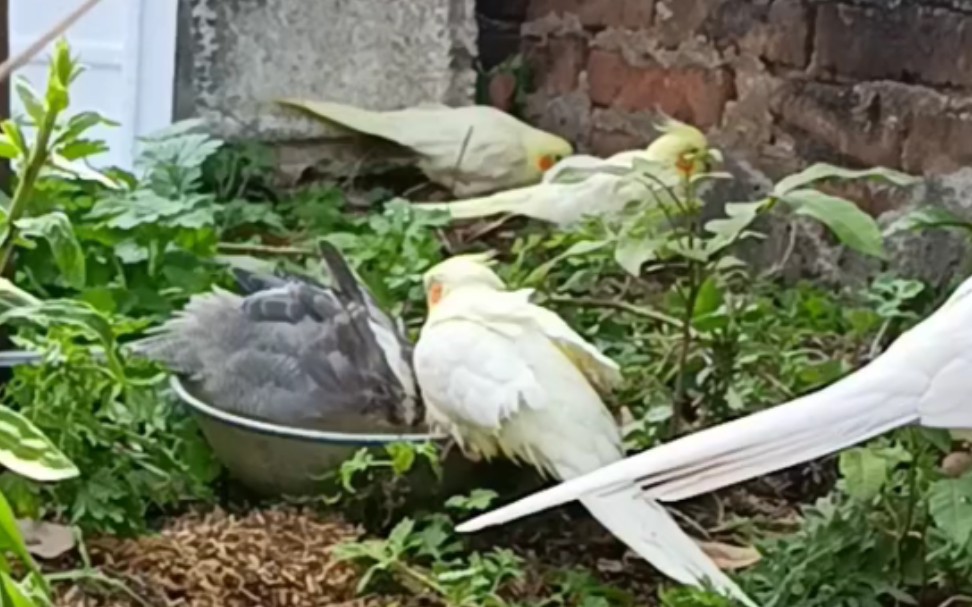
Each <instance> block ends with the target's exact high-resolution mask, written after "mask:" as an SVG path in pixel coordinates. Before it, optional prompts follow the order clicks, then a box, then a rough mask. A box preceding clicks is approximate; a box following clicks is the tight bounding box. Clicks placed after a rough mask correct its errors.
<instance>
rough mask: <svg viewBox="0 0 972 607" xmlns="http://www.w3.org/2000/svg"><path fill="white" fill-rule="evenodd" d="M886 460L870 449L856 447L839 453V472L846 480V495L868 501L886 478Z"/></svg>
mask: <svg viewBox="0 0 972 607" xmlns="http://www.w3.org/2000/svg"><path fill="white" fill-rule="evenodd" d="M888 464H889V462H888V460H887V459H885V458H883V457H881V456H879V455H877V454H875V453H874V452H873V451H871V450H870V449H866V448H864V447H856V448H854V449H848V450H847V451H844V452H843V453H841V454H840V462H839V468H840V473H841V475H843V477H844V480H845V481H846V490H847V493H848V495H850V496H851V497H853V498H854V499H857V500H860V501H870V500H871V499H873V498H874V497H876V496H877V495H878V494H879V493H880V492H881V488H882V487H883V486H884V483H886V482H887V480H888Z"/></svg>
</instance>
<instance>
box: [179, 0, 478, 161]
mask: <svg viewBox="0 0 972 607" xmlns="http://www.w3.org/2000/svg"><path fill="white" fill-rule="evenodd" d="M180 1H181V6H180V36H179V39H180V43H179V44H180V46H179V52H178V60H177V63H178V65H177V85H178V86H177V90H178V93H177V99H176V108H177V109H176V114H177V117H178V118H186V117H190V116H198V117H201V118H203V119H205V121H206V122H207V123H208V124H209V126H210V127H211V129H212V130H213V131H214V133H215V134H217V135H219V136H222V137H227V138H234V139H235V138H242V137H246V138H259V139H262V140H263V141H268V142H279V141H295V140H297V141H300V140H304V141H306V140H313V139H315V138H321V137H323V136H327V135H329V134H330V133H333V132H334V131H331V130H330V129H327V128H324V127H322V126H321V125H320V123H318V122H317V121H314V120H312V119H309V118H307V117H305V116H304V115H303V114H301V113H299V112H296V111H294V110H290V109H287V108H283V107H281V106H279V105H278V104H277V103H276V102H275V100H276V99H279V98H281V97H304V98H310V99H320V100H332V101H339V102H343V103H351V104H354V105H358V106H362V107H366V108H371V109H394V108H401V107H407V106H411V105H416V104H419V103H423V102H426V103H427V102H438V103H445V104H449V105H461V104H469V103H471V102H472V99H473V95H474V88H475V79H476V76H475V72H474V70H473V69H472V66H473V60H474V59H475V55H476V45H475V42H476V22H475V18H474V0H422V1H421V2H391V3H389V2H386V0H355V1H354V2H347V1H344V0H315V1H313V2H306V1H305V0H260V1H247V2H227V1H224V0H180ZM377 15H380V18H376V16H377Z"/></svg>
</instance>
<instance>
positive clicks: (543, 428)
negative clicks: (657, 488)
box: [414, 255, 754, 605]
mask: <svg viewBox="0 0 972 607" xmlns="http://www.w3.org/2000/svg"><path fill="white" fill-rule="evenodd" d="M424 282H425V287H426V291H427V297H428V305H429V313H428V318H427V319H426V322H425V324H424V326H423V327H422V333H421V337H420V338H419V341H418V343H417V344H416V346H415V357H414V363H415V373H416V377H417V379H418V383H419V386H420V387H421V390H422V394H423V397H424V401H425V406H426V417H427V419H428V421H429V424H430V425H432V426H433V427H438V428H441V429H443V430H445V431H447V432H449V433H450V434H451V435H452V436H453V438H454V439H455V440H456V442H457V444H458V445H459V446H460V447H461V448H462V449H463V450H464V451H465V452H466V453H469V454H472V455H477V456H484V457H486V458H492V457H495V456H496V455H499V454H502V455H504V456H506V457H508V458H510V459H513V460H519V461H525V462H527V463H529V464H530V465H532V466H533V467H535V468H537V469H538V470H540V471H541V472H542V473H546V474H550V475H553V476H554V477H556V478H560V479H569V478H574V477H577V476H580V475H583V474H585V473H587V472H590V471H593V470H596V469H598V468H600V467H602V466H605V465H607V464H608V463H611V462H615V461H617V460H620V459H621V458H623V457H624V451H623V447H622V439H621V433H620V431H619V429H618V427H617V425H616V423H615V421H614V419H613V418H612V416H611V414H610V412H609V411H608V410H607V408H606V407H605V406H604V403H603V402H602V401H601V396H600V395H601V394H603V393H606V392H608V391H609V390H610V388H611V387H613V386H615V385H616V384H617V383H618V382H619V381H620V373H619V371H618V367H617V365H616V364H615V363H614V361H612V360H611V359H609V358H607V357H605V356H604V355H603V354H601V353H600V352H599V351H598V350H597V349H596V348H595V347H594V346H592V345H591V344H589V343H587V342H586V341H584V339H583V338H582V337H581V336H579V335H578V334H577V333H575V332H574V331H573V330H572V329H571V328H570V327H569V326H568V325H567V324H566V323H565V322H564V321H563V320H562V319H561V318H560V317H559V316H557V315H556V314H554V313H552V312H550V311H548V310H546V309H544V308H541V307H539V306H536V305H534V304H532V303H530V301H529V297H530V294H531V293H532V291H530V290H520V291H506V290H505V285H504V284H503V282H502V281H501V280H500V278H499V277H498V276H497V275H496V274H495V273H494V272H493V271H492V270H491V269H490V268H489V267H488V265H487V263H486V258H485V257H483V256H478V255H463V256H456V257H452V258H450V259H448V260H446V261H444V262H442V263H440V264H439V265H437V266H435V267H433V268H432V269H430V270H429V271H428V272H427V273H426V274H425V276H424ZM582 503H583V504H584V506H585V507H587V509H588V510H589V511H590V512H591V514H593V515H594V517H595V518H596V519H597V520H598V521H600V522H601V524H603V525H604V526H605V527H607V528H608V529H609V530H610V531H611V532H612V533H613V534H614V535H615V536H617V537H618V538H619V539H621V540H622V541H623V542H624V543H625V544H627V545H628V546H629V547H630V548H631V549H632V550H634V551H635V552H637V553H638V554H640V555H641V556H642V557H643V558H645V559H647V560H648V561H649V562H650V563H652V564H653V565H654V566H655V567H656V568H658V569H659V570H660V571H662V572H663V573H664V574H666V575H668V576H669V577H672V578H674V579H676V580H678V581H680V582H682V583H686V584H701V583H703V581H704V580H706V579H708V580H709V582H710V583H711V584H712V585H713V586H714V587H715V588H717V589H718V590H719V591H721V592H723V593H725V594H727V595H730V596H733V597H735V598H737V599H739V600H741V601H744V602H745V603H746V604H747V605H753V604H754V603H752V601H750V600H749V599H747V598H746V597H745V595H744V594H743V593H742V591H741V590H740V589H739V588H738V587H737V586H736V585H735V584H734V583H733V582H732V581H731V580H730V579H729V578H728V577H727V576H726V575H725V574H724V573H723V572H722V571H720V570H719V568H718V567H717V566H716V564H715V563H713V562H712V561H711V560H709V558H708V557H707V556H706V555H705V553H704V552H703V551H702V549H701V548H700V547H699V545H697V544H696V543H695V541H693V540H692V539H691V538H690V537H689V536H687V535H686V534H685V533H683V532H682V530H681V529H680V528H679V527H678V525H677V524H676V523H675V521H674V520H673V519H672V518H671V516H670V515H669V514H668V512H667V511H666V510H665V509H664V508H663V507H662V506H660V505H658V504H657V503H656V502H654V501H652V500H650V499H646V498H645V497H644V496H643V495H641V494H640V492H639V490H638V489H637V487H631V489H630V490H628V491H626V492H620V493H617V494H614V495H611V496H610V497H607V498H602V497H600V496H597V495H592V496H588V497H585V498H584V499H583V500H582Z"/></svg>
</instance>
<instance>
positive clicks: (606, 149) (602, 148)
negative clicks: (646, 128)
mask: <svg viewBox="0 0 972 607" xmlns="http://www.w3.org/2000/svg"><path fill="white" fill-rule="evenodd" d="M647 144H648V141H647V140H646V139H644V138H642V137H639V136H637V135H634V134H631V133H624V132H618V131H602V130H600V129H596V128H595V129H594V130H593V131H592V132H591V140H590V148H591V152H593V153H594V154H595V155H597V156H602V157H606V156H611V155H613V154H617V153H618V152H625V151H627V150H634V149H638V148H643V147H645V146H646V145H647Z"/></svg>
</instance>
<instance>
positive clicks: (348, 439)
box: [169, 374, 448, 445]
mask: <svg viewBox="0 0 972 607" xmlns="http://www.w3.org/2000/svg"><path fill="white" fill-rule="evenodd" d="M169 386H170V387H171V388H172V390H173V391H174V392H175V393H176V395H177V396H178V397H179V399H180V400H181V401H182V402H184V403H186V404H187V405H189V407H190V408H192V409H194V410H195V411H196V412H198V413H200V414H202V415H204V416H206V417H209V418H212V419H215V420H216V421H219V422H222V423H224V424H227V425H229V426H235V427H237V428H242V429H245V430H250V431H253V432H257V433H259V434H269V435H271V436H279V437H286V438H294V439H298V440H303V441H309V442H316V443H338V444H347V445H386V444H388V443H402V442H405V443H420V442H426V441H430V440H432V441H441V440H446V439H447V438H448V437H447V436H446V435H445V434H442V433H432V432H429V433H423V434H383V433H377V434H370V433H369V434H351V433H347V432H327V431H325V430H310V429H307V428H295V427H293V426H281V425H278V424H273V423H270V422H265V421H261V420H257V419H251V418H248V417H242V416H239V415H236V414H234V413H230V412H228V411H223V410H222V409H217V408H216V407H214V406H212V405H210V404H207V403H205V402H203V401H202V400H200V399H198V398H197V397H195V396H193V395H192V393H190V392H189V390H188V389H186V387H185V385H183V383H182V380H181V379H180V378H179V376H178V375H175V374H173V375H170V376H169Z"/></svg>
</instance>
